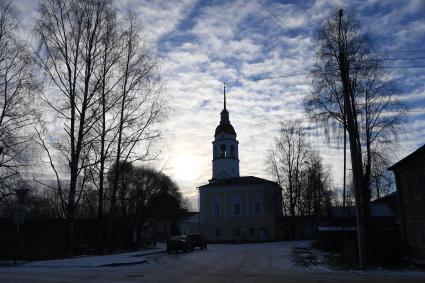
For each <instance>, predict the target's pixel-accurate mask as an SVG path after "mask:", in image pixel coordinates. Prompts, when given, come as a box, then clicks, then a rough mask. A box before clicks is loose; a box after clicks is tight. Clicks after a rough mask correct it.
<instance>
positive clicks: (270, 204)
mask: <svg viewBox="0 0 425 283" xmlns="http://www.w3.org/2000/svg"><path fill="white" fill-rule="evenodd" d="M220 116H221V119H220V124H219V125H218V126H217V128H216V130H215V134H214V141H213V142H212V145H213V152H212V153H213V158H212V178H211V179H210V180H209V183H208V184H205V185H203V186H200V187H199V209H200V215H199V216H200V218H199V221H200V228H201V233H202V234H204V235H205V236H206V237H207V238H208V240H209V241H235V242H242V241H267V240H276V239H277V238H278V228H277V226H278V219H279V217H280V216H282V189H281V187H280V186H279V185H278V184H277V183H276V182H272V181H269V180H266V179H262V178H259V177H254V176H242V177H241V176H240V175H239V151H238V146H239V142H238V141H237V139H236V131H235V129H234V128H233V126H232V124H231V123H230V119H229V112H228V110H227V109H226V88H224V107H223V110H222V111H221V113H220ZM258 162H260V163H261V162H263V161H262V160H259V161H258Z"/></svg>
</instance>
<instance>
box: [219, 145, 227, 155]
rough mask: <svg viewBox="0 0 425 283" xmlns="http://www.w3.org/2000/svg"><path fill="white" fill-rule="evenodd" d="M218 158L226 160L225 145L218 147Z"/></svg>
mask: <svg viewBox="0 0 425 283" xmlns="http://www.w3.org/2000/svg"><path fill="white" fill-rule="evenodd" d="M220 158H226V145H225V144H222V145H221V146H220Z"/></svg>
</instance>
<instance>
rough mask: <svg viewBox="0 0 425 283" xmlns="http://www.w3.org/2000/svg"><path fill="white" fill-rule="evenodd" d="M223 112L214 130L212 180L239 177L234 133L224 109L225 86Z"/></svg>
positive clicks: (224, 98)
mask: <svg viewBox="0 0 425 283" xmlns="http://www.w3.org/2000/svg"><path fill="white" fill-rule="evenodd" d="M223 101H224V106H223V110H222V111H221V113H220V124H219V125H218V126H217V128H216V129H215V133H214V141H213V142H212V143H213V161H212V163H213V172H212V180H211V181H214V180H215V179H225V178H232V177H239V154H238V144H239V142H238V141H237V140H236V132H235V129H234V128H233V126H232V124H231V123H230V119H229V111H227V109H226V86H224V90H223Z"/></svg>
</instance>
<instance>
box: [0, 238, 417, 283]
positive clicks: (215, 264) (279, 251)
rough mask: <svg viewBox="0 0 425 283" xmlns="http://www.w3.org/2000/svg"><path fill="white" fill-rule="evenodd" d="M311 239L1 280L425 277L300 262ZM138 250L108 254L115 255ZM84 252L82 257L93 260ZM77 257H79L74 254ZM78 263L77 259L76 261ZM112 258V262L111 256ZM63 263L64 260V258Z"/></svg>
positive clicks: (4, 275)
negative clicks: (297, 254) (297, 257)
mask: <svg viewBox="0 0 425 283" xmlns="http://www.w3.org/2000/svg"><path fill="white" fill-rule="evenodd" d="M309 245H310V242H309V241H288V242H274V243H254V244H211V245H209V246H208V250H195V251H194V252H193V253H173V254H167V253H161V254H152V255H145V256H143V257H144V258H145V259H146V260H147V264H129V265H119V266H114V265H110V264H106V265H107V266H105V263H106V262H105V261H103V260H101V259H95V260H94V259H93V257H90V258H91V260H94V261H95V262H97V266H100V267H89V265H87V262H86V263H85V264H86V265H85V267H75V265H74V267H72V266H71V265H70V264H66V265H59V264H58V261H54V262H52V263H49V265H46V264H45V263H46V262H44V263H43V265H41V264H40V263H42V262H38V263H37V264H38V266H44V267H36V265H35V263H33V264H32V265H23V266H18V267H0V282H2V283H3V282H31V283H33V282H59V281H60V282H80V281H87V280H90V281H91V282H126V281H132V282H134V281H138V280H139V281H142V282H203V283H208V282H244V283H247V282H248V283H249V282H267V283H269V282H300V283H302V282H335V283H336V282H344V281H346V280H347V279H348V280H349V282H364V283H366V282H367V283H372V282H373V283H377V282H385V283H395V282H408V283H416V282H418V283H424V282H425V273H423V272H412V271H407V270H406V271H403V270H401V271H385V270H370V271H369V270H368V271H344V270H334V269H332V268H329V267H328V266H327V265H326V263H325V262H324V261H322V260H316V261H315V264H314V265H309V266H302V265H298V264H297V262H296V260H294V249H298V250H300V251H302V250H303V249H304V250H308V248H309ZM135 254H137V253H127V254H120V255H111V256H109V257H110V258H111V259H114V261H118V262H119V261H121V259H123V260H128V258H135V260H136V261H137V260H140V259H141V258H143V257H134V255H135ZM90 258H85V259H83V258H81V259H78V260H90ZM73 260H76V259H73ZM74 263H75V262H74ZM108 263H109V262H108ZM62 264H63V262H62Z"/></svg>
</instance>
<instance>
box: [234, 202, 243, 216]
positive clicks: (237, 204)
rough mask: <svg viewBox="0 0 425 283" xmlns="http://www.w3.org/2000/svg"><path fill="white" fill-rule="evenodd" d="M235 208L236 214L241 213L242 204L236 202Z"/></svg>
mask: <svg viewBox="0 0 425 283" xmlns="http://www.w3.org/2000/svg"><path fill="white" fill-rule="evenodd" d="M234 209H235V215H236V216H239V215H241V205H240V203H235V204H234Z"/></svg>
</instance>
